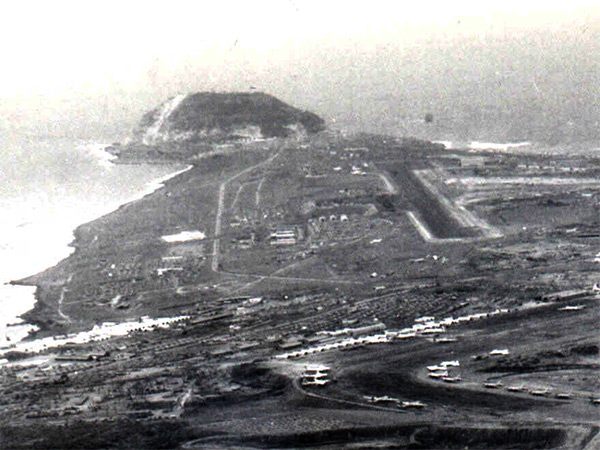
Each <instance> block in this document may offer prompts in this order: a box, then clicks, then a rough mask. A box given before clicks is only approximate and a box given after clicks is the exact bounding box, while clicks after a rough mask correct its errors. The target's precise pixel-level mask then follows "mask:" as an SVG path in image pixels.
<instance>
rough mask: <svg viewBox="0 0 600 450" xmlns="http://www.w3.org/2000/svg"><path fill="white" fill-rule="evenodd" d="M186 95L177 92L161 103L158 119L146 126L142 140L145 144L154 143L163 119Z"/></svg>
mask: <svg viewBox="0 0 600 450" xmlns="http://www.w3.org/2000/svg"><path fill="white" fill-rule="evenodd" d="M186 97H187V94H178V95H176V96H175V97H173V98H172V99H171V100H168V101H167V102H166V103H164V104H163V106H162V109H161V111H160V114H159V116H158V119H156V121H155V122H154V123H153V124H152V126H150V127H148V129H147V130H146V132H145V133H144V138H143V142H144V144H146V145H153V144H156V140H157V138H158V133H160V130H161V128H162V127H163V125H164V123H165V121H166V120H167V119H168V118H169V116H170V115H171V114H173V111H175V110H176V109H177V107H178V106H179V105H180V104H181V102H182V101H183V100H184V99H185V98H186Z"/></svg>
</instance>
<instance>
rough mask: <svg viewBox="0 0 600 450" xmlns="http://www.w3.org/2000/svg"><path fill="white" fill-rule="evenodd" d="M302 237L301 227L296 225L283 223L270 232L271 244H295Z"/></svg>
mask: <svg viewBox="0 0 600 450" xmlns="http://www.w3.org/2000/svg"><path fill="white" fill-rule="evenodd" d="M302 237H303V233H302V228H300V227H299V226H297V225H285V226H280V227H278V228H277V230H276V231H274V232H273V233H271V245H296V244H297V243H298V241H299V240H301V239H302Z"/></svg>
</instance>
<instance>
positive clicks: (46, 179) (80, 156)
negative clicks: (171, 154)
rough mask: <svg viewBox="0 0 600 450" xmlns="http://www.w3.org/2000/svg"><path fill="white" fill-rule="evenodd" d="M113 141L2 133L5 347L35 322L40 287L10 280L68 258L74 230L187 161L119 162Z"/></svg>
mask: <svg viewBox="0 0 600 450" xmlns="http://www.w3.org/2000/svg"><path fill="white" fill-rule="evenodd" d="M106 144H107V143H102V142H91V141H86V140H81V139H70V138H65V137H54V136H47V135H45V136H36V135H32V134H21V133H18V132H7V131H2V132H1V133H0V218H1V220H0V347H1V346H3V345H4V346H6V345H7V344H14V343H15V342H17V341H19V340H20V339H22V338H23V337H25V336H26V335H27V334H28V332H29V331H31V330H32V329H34V328H33V326H31V325H27V324H24V323H23V322H22V320H21V319H20V318H19V316H20V315H21V314H23V313H25V312H26V311H28V310H29V309H31V308H32V307H33V305H34V303H35V299H34V296H33V294H34V292H35V288H34V287H23V286H12V285H8V284H6V283H8V282H9V281H11V280H17V279H20V278H24V277H27V276H30V275H33V274H36V273H38V272H40V271H42V270H44V269H46V268H48V267H51V266H53V265H55V264H56V263H58V262H59V261H60V260H62V259H64V258H65V257H67V256H68V255H69V254H71V252H72V251H73V249H72V248H71V247H69V243H70V242H72V240H73V234H72V233H73V230H74V229H75V228H76V227H77V226H79V225H81V224H82V223H85V222H89V221H91V220H93V219H95V218H98V217H100V216H102V215H104V214H106V213H108V212H110V211H113V210H115V209H116V208H118V207H119V206H120V205H122V204H124V203H127V202H129V201H132V200H134V199H136V198H140V197H141V196H143V195H145V194H148V193H150V192H152V191H153V190H155V189H156V188H158V187H160V181H161V180H164V179H165V178H168V177H169V176H170V175H172V174H173V173H175V172H178V171H181V170H182V169H184V167H183V166H174V165H170V166H159V165H144V166H142V165H115V164H112V163H111V155H110V154H108V153H106V152H104V151H103V148H104V147H105V146H106Z"/></svg>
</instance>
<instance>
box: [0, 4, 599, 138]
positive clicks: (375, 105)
mask: <svg viewBox="0 0 600 450" xmlns="http://www.w3.org/2000/svg"><path fill="white" fill-rule="evenodd" d="M408 3H409V2H401V1H392V0H389V1H376V0H370V1H361V2H358V1H355V2H353V1H348V0H346V1H327V0H320V1H306V0H302V1H300V0H298V1H292V0H289V1H283V0H279V1H256V0H254V1H226V0H225V1H218V2H217V1H210V2H203V1H187V2H184V1H168V2H167V1H160V2H153V1H123V0H121V1H102V2H82V1H73V2H65V1H45V2H41V1H40V2H28V1H19V2H17V1H14V2H3V3H2V6H0V12H1V14H0V38H1V39H2V42H3V45H2V49H3V50H2V66H1V67H2V70H0V110H1V111H2V112H3V113H4V114H5V118H6V117H8V118H9V120H11V121H12V122H13V123H14V122H15V121H17V122H18V121H22V122H23V123H25V122H29V121H36V120H41V121H48V120H50V121H52V122H54V124H55V127H58V128H60V127H63V126H64V127H66V128H67V129H69V128H76V129H80V128H81V123H82V121H83V122H86V123H88V124H89V126H90V127H94V126H99V127H102V122H105V123H111V124H112V123H116V122H124V123H127V124H128V125H130V124H131V123H133V122H135V121H137V120H138V119H139V115H140V114H141V113H142V112H143V111H145V110H146V109H148V108H150V107H153V106H156V105H157V104H159V103H161V102H162V101H163V100H165V99H166V98H167V97H169V96H171V95H174V94H176V93H178V92H185V91H198V90H216V91H232V90H247V89H249V87H250V86H255V87H257V88H258V89H259V90H262V91H266V92H269V93H272V94H274V95H276V96H278V97H280V98H282V99H284V100H285V101H288V102H290V103H292V104H294V105H298V106H300V107H303V108H310V109H312V110H315V111H316V112H318V113H320V114H322V115H324V116H325V117H326V118H327V119H328V120H334V121H340V122H348V123H351V122H353V121H355V122H358V123H364V122H365V121H373V120H375V121H377V120H380V121H382V123H383V122H385V121H386V120H387V121H393V120H397V118H398V117H399V116H401V115H402V114H403V110H402V108H403V107H401V106H398V105H401V104H402V102H405V104H406V108H413V107H414V108H419V109H427V108H428V107H429V108H431V107H433V108H434V109H435V108H438V109H440V108H441V109H444V108H447V105H446V106H444V107H440V106H439V103H440V102H439V99H440V98H443V99H448V98H453V99H455V98H458V97H460V96H464V97H465V98H471V97H472V96H479V97H482V98H483V100H482V102H483V103H498V102H500V103H502V102H504V101H506V96H507V95H506V94H507V92H510V93H511V94H510V95H511V96H512V97H515V98H518V99H523V98H528V96H531V95H533V96H536V95H538V96H545V98H544V101H549V102H551V103H552V102H555V103H556V102H558V103H561V102H563V101H564V98H562V97H563V96H564V95H566V96H568V97H569V98H571V99H573V98H575V100H571V101H574V102H575V104H574V105H573V108H574V109H578V110H581V108H582V107H583V108H584V110H585V108H587V107H588V106H587V103H586V102H587V101H588V100H587V99H585V98H583V97H586V96H588V95H593V97H596V96H597V90H598V85H599V84H600V83H599V82H598V79H599V78H598V77H599V75H598V63H597V62H596V60H597V59H598V55H599V54H600V46H599V37H598V36H599V33H600V26H599V25H600V7H598V6H594V4H596V5H598V2H597V1H580V0H572V1H560V2H559V1H552V0H546V1H534V2H530V1H527V0H522V1H513V0H509V1H501V2H500V1H498V2H483V1H476V2H471V1H470V2H465V1H452V2H447V1H443V2H437V1H423V2H410V6H409V5H408ZM492 4H496V6H493V5H492ZM514 79H518V83H516V84H514V83H513V84H511V83H512V81H511V80H514ZM507 84H510V86H511V87H510V89H509V88H506V90H505V91H503V90H502V89H503V88H502V86H503V85H504V86H506V85H507ZM478 85H480V86H485V89H484V90H478V89H476V88H474V86H478ZM496 85H497V86H498V87H499V89H500V90H499V91H498V93H496V94H490V89H489V88H490V86H496ZM556 86H558V90H557V88H556ZM557 92H558V93H559V94H556V93H557ZM488 97H489V98H488ZM546 97H547V98H546ZM578 97H581V98H580V99H579V100H577V98H578ZM453 101H454V100H453ZM582 105H583V106H582ZM590 105H591V104H590ZM589 107H590V108H591V107H592V106H589ZM419 114H420V112H419ZM51 128H52V127H51Z"/></svg>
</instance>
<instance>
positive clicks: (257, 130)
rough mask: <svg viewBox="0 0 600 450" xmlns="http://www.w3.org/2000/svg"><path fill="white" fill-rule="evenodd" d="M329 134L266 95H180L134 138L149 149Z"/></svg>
mask: <svg viewBox="0 0 600 450" xmlns="http://www.w3.org/2000/svg"><path fill="white" fill-rule="evenodd" d="M324 129H325V122H324V121H323V119H321V118H320V117H319V116H317V115H316V114H313V113H311V112H309V111H301V110H299V109H296V108H294V107H292V106H290V105H287V104H286V103H284V102H282V101H281V100H278V99H277V98H275V97H273V96H271V95H268V94H264V93H259V92H257V93H212V92H199V93H195V94H187V95H185V94H180V95H177V96H175V97H173V98H171V99H169V100H167V101H166V102H165V103H163V104H162V105H160V106H159V107H158V108H156V109H154V110H152V111H150V112H148V113H146V114H145V115H144V116H143V117H142V120H141V122H140V124H139V126H138V128H137V129H136V130H135V132H134V136H135V139H136V140H138V141H140V142H142V143H144V144H146V145H155V144H158V143H161V142H184V141H201V140H206V139H211V140H215V139H216V140H239V139H245V138H270V137H293V136H298V135H302V134H307V133H316V132H319V131H322V130H324Z"/></svg>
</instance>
